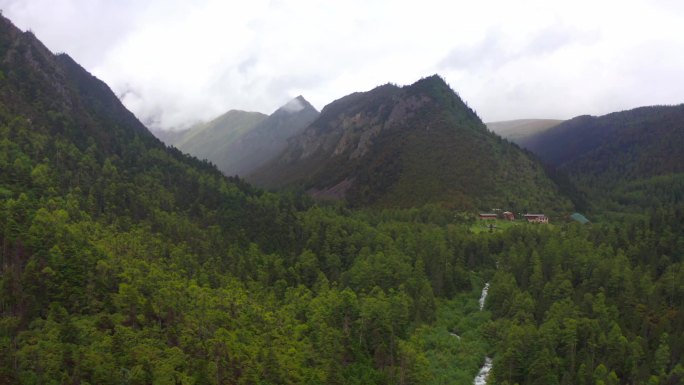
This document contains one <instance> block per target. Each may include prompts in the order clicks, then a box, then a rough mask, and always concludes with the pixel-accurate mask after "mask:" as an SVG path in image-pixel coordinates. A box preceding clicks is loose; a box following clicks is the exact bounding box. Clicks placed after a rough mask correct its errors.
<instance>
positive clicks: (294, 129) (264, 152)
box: [216, 95, 318, 180]
mask: <svg viewBox="0 0 684 385" xmlns="http://www.w3.org/2000/svg"><path fill="white" fill-rule="evenodd" d="M316 117H318V111H317V110H316V109H315V108H314V107H313V106H312V105H311V104H310V103H309V102H308V101H307V100H306V99H304V97H302V96H301V95H300V96H297V97H296V98H294V99H292V100H290V101H289V102H287V103H286V104H285V105H283V106H282V107H280V108H278V109H277V110H276V111H275V112H273V113H272V114H271V115H270V116H269V117H268V118H266V119H264V120H262V121H261V122H259V123H258V124H256V125H255V126H254V127H253V128H252V129H250V130H249V131H247V132H245V133H244V134H242V135H240V136H239V137H238V138H237V139H235V140H233V141H231V142H230V143H229V144H228V145H227V146H226V149H225V151H224V152H223V153H222V155H221V157H220V161H217V162H216V164H217V165H218V167H219V169H221V171H223V172H224V173H225V174H226V175H240V176H244V177H246V178H247V180H249V177H248V176H249V175H250V174H251V173H252V172H253V171H254V170H256V169H257V168H259V167H261V166H263V165H264V164H265V163H266V162H267V161H269V160H271V159H273V158H275V157H276V156H277V155H279V154H280V153H281V152H282V151H283V150H284V149H285V147H286V146H287V141H288V139H290V138H291V137H293V136H295V135H297V134H300V133H301V132H302V131H304V129H305V128H306V127H308V126H309V124H311V122H313V121H314V119H316Z"/></svg>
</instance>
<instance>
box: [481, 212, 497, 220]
mask: <svg viewBox="0 0 684 385" xmlns="http://www.w3.org/2000/svg"><path fill="white" fill-rule="evenodd" d="M480 219H482V220H494V219H496V214H482V213H480Z"/></svg>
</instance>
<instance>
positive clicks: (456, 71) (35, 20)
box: [0, 0, 684, 129]
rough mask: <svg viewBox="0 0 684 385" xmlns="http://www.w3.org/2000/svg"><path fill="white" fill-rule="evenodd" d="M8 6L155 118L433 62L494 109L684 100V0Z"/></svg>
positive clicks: (358, 81) (397, 73)
mask: <svg viewBox="0 0 684 385" xmlns="http://www.w3.org/2000/svg"><path fill="white" fill-rule="evenodd" d="M0 9H2V10H3V14H4V15H5V16H7V17H9V18H10V19H11V20H12V21H13V22H15V23H16V24H17V25H18V26H19V27H20V28H23V29H29V28H30V29H32V30H33V32H34V33H35V34H36V36H38V38H39V39H41V40H43V41H44V42H45V43H46V45H47V46H48V47H49V48H50V49H51V50H53V51H55V52H62V51H63V52H67V53H68V54H69V55H70V56H72V57H73V58H74V59H75V60H77V61H78V62H79V63H81V64H82V65H83V66H84V67H85V68H86V69H88V70H89V71H91V72H92V73H93V74H95V75H96V76H98V77H99V78H101V79H103V80H104V81H105V82H107V84H109V86H110V87H111V88H112V89H113V90H114V91H115V93H116V94H117V95H120V97H121V99H122V101H123V102H124V104H125V105H126V106H127V107H128V108H129V109H130V110H132V111H133V113H135V114H136V115H137V116H138V117H139V118H140V119H141V120H142V121H143V122H144V123H145V124H147V125H148V126H150V127H152V128H156V129H172V128H173V129H179V128H183V127H187V126H189V125H191V124H193V123H195V122H197V121H200V120H209V119H212V118H214V117H216V116H218V115H220V114H221V113H223V112H225V111H227V110H229V109H243V110H248V111H260V112H264V113H270V112H272V111H274V110H276V109H277V108H278V107H280V106H281V105H283V104H285V103H287V102H288V101H289V100H291V99H292V98H293V97H295V96H296V95H304V96H305V97H306V99H307V100H309V101H311V102H312V104H313V105H314V106H316V107H317V108H318V109H321V108H322V107H323V106H324V105H325V104H327V103H330V102H331V101H333V100H335V99H338V98H340V97H342V96H344V95H346V94H349V93H351V92H355V91H364V90H368V89H371V88H373V87H375V86H377V85H380V84H384V83H387V82H392V83H397V84H408V83H411V82H413V81H415V80H417V79H419V78H421V77H423V76H426V75H430V74H433V73H436V72H437V73H440V74H441V75H443V76H444V77H445V79H446V80H447V81H448V82H449V84H451V85H452V86H453V87H454V88H455V90H456V91H457V92H458V93H459V94H460V95H461V96H462V97H463V98H464V99H465V100H466V101H467V102H468V104H469V105H470V106H472V107H473V108H475V109H476V110H477V112H478V114H479V115H480V116H481V117H483V119H484V120H505V119H515V118H525V117H551V118H554V117H557V118H567V117H571V116H574V115H579V114H584V113H591V114H599V113H607V112H610V111H611V110H614V109H623V108H630V107H634V106H636V105H648V104H654V103H680V102H682V101H684V88H682V87H678V86H677V85H678V84H681V83H682V82H683V81H684V74H683V73H682V72H681V71H679V68H684V51H682V50H681V49H680V48H681V47H682V46H684V33H682V32H683V31H682V28H683V27H682V25H684V7H682V6H681V5H679V3H678V2H674V1H668V0H661V1H657V2H650V1H647V0H626V1H617V0H606V1H605V2H599V3H597V2H595V1H590V0H577V1H574V2H568V3H553V4H550V3H549V2H547V1H542V0H522V1H520V2H510V1H503V0H500V1H492V2H486V4H485V3H482V4H480V2H470V3H460V2H453V3H449V2H447V3H444V2H442V1H438V0H425V1H424V2H422V3H421V4H420V5H418V4H417V3H415V2H414V1H408V0H406V1H404V0H398V1H396V2H392V4H391V10H388V4H387V3H385V2H382V1H373V0H371V1H366V0H349V1H346V2H332V3H325V4H321V3H320V2H317V1H315V0H302V1H285V0H283V1H269V0H255V1H250V2H240V1H223V0H198V1H194V2H186V1H180V0H149V1H145V2H139V1H134V0H122V1H117V2H111V1H108V0H62V1H59V2H55V1H51V0H32V1H30V2H28V1H22V0H0ZM616 9H619V14H616ZM618 16H619V17H618ZM635 26H638V28H636V27H635ZM662 58H667V61H666V62H662ZM637 77H639V78H638V79H637Z"/></svg>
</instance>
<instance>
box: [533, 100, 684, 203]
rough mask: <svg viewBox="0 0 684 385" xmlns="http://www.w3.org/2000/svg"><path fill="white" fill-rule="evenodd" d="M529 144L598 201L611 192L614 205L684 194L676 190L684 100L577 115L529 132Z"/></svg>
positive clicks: (682, 161) (683, 179)
mask: <svg viewBox="0 0 684 385" xmlns="http://www.w3.org/2000/svg"><path fill="white" fill-rule="evenodd" d="M525 147H526V148H528V149H529V150H530V151H532V152H534V153H535V154H536V155H537V156H539V157H540V158H541V159H542V160H544V161H545V162H548V163H549V164H551V165H553V166H555V167H557V168H559V169H560V170H561V171H563V172H565V173H567V174H569V175H570V177H571V178H572V179H574V180H575V182H576V183H578V184H579V185H580V186H581V187H582V188H584V189H586V190H588V191H589V192H593V195H594V197H595V198H594V199H596V200H597V201H598V200H601V199H606V195H607V194H606V193H608V195H610V203H609V205H610V206H611V207H613V209H616V208H615V204H620V205H623V206H625V205H626V206H632V208H631V209H629V210H628V211H643V210H644V209H645V208H651V207H658V206H660V205H662V204H664V203H667V202H670V201H674V202H680V201H682V200H684V197H682V196H681V194H679V193H677V191H681V189H682V187H684V105H677V106H651V107H640V108H636V109H633V110H629V111H621V112H615V113H611V114H607V115H603V116H598V117H596V116H578V117H576V118H573V119H570V120H568V121H566V122H563V123H561V124H559V125H557V126H555V127H553V128H551V129H549V130H547V131H544V132H542V133H540V134H538V135H535V136H533V137H530V138H529V139H527V140H526V143H525ZM625 209H626V208H625V207H622V208H620V210H625Z"/></svg>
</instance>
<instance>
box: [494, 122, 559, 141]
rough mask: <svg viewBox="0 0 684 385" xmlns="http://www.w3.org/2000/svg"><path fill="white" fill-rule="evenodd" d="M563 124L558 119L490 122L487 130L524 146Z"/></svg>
mask: <svg viewBox="0 0 684 385" xmlns="http://www.w3.org/2000/svg"><path fill="white" fill-rule="evenodd" d="M561 122H563V121H562V120H557V119H518V120H505V121H500V122H489V123H487V128H488V129H489V130H490V131H493V132H495V133H497V134H499V135H501V136H502V137H504V138H506V139H508V140H510V141H512V142H515V143H517V144H519V145H524V143H525V141H526V140H527V139H528V138H530V137H532V136H534V135H538V134H539V133H541V132H544V131H546V130H548V129H549V128H551V127H554V126H557V125H558V124H560V123H561Z"/></svg>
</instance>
